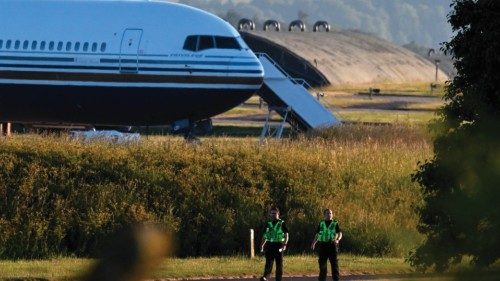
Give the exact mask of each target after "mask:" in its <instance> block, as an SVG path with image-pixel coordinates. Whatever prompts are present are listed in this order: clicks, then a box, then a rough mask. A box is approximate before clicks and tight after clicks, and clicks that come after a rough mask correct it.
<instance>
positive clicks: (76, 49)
mask: <svg viewBox="0 0 500 281" xmlns="http://www.w3.org/2000/svg"><path fill="white" fill-rule="evenodd" d="M78 51H80V42H76V43H75V52H78Z"/></svg>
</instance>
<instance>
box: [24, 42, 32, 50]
mask: <svg viewBox="0 0 500 281" xmlns="http://www.w3.org/2000/svg"><path fill="white" fill-rule="evenodd" d="M29 44H30V42H29V41H28V40H24V42H23V50H27V49H28V45H29Z"/></svg>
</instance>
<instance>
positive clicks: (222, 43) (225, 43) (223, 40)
mask: <svg viewBox="0 0 500 281" xmlns="http://www.w3.org/2000/svg"><path fill="white" fill-rule="evenodd" d="M215 45H216V47H217V49H238V50H239V49H241V46H240V44H239V43H238V41H236V38H234V37H223V36H215Z"/></svg>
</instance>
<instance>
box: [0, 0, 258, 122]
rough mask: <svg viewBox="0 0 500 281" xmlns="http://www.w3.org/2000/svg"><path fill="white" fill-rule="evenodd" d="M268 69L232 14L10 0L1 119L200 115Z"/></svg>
mask: <svg viewBox="0 0 500 281" xmlns="http://www.w3.org/2000/svg"><path fill="white" fill-rule="evenodd" d="M263 76H264V71H263V67H262V65H261V63H260V62H259V60H258V59H257V57H256V56H255V54H254V53H253V52H252V51H251V50H250V49H249V48H248V46H247V45H246V44H245V42H244V41H243V40H242V39H241V37H240V35H239V33H238V32H237V31H236V30H235V29H234V28H233V27H232V26H231V25H230V24H229V23H227V22H225V21H224V20H222V19H220V18H218V17H216V16H214V15H212V14H209V13H207V12H204V11H202V10H199V9H195V8H192V7H189V6H185V5H181V4H176V3H169V2H164V1H147V0H129V1H126V0H87V1H83V0H65V1H63V0H0V121H1V122H19V123H55V124H91V125H161V124H169V123H172V122H174V121H177V120H190V121H191V122H194V121H196V120H201V119H205V118H208V117H210V116H214V115H217V114H219V113H222V112H224V111H227V110H229V109H231V108H232V107H235V106H237V105H239V104H240V103H242V102H243V101H245V100H246V99H248V98H249V97H250V96H251V95H252V94H254V93H255V92H256V91H257V90H259V89H260V87H261V85H262V83H263Z"/></svg>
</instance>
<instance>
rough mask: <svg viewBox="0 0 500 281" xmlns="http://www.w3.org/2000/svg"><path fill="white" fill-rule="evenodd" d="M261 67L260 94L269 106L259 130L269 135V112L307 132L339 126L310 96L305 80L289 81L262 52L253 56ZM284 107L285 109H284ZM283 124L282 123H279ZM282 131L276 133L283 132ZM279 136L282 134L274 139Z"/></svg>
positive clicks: (317, 101) (328, 111) (281, 70)
mask: <svg viewBox="0 0 500 281" xmlns="http://www.w3.org/2000/svg"><path fill="white" fill-rule="evenodd" d="M256 55H257V57H258V58H259V60H260V62H261V63H262V66H263V67H264V85H263V86H262V88H261V89H260V90H259V92H258V93H259V95H260V96H261V97H262V99H263V100H264V101H265V102H266V103H267V104H268V105H269V114H268V118H267V120H266V124H265V125H264V129H263V130H262V135H261V139H262V136H263V135H265V133H266V130H267V132H269V129H270V128H271V126H270V125H269V122H270V121H271V120H270V115H271V111H275V112H277V113H278V114H279V115H281V117H282V118H283V121H286V122H288V123H289V124H290V125H291V126H292V128H294V129H296V130H300V131H309V130H312V129H319V128H323V127H331V126H336V125H340V121H339V120H338V119H336V118H335V116H333V114H332V113H331V112H330V110H328V109H327V108H326V107H324V106H323V105H322V104H321V103H320V101H319V100H318V99H317V98H316V97H314V96H313V95H311V93H309V91H308V89H309V88H311V86H310V85H309V84H308V83H307V82H306V81H305V80H304V79H295V78H292V77H291V76H290V75H288V73H286V72H285V71H284V70H283V68H281V67H280V66H279V65H278V64H277V63H276V62H275V61H274V60H273V59H272V58H271V57H269V56H268V55H267V54H264V53H256ZM284 108H286V109H287V110H283V109H284ZM281 124H282V125H283V122H282V123H281ZM282 125H281V126H282ZM282 131H283V130H282V128H281V130H279V128H278V132H281V133H282ZM275 137H277V138H279V137H281V134H280V135H279V137H278V136H275Z"/></svg>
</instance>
